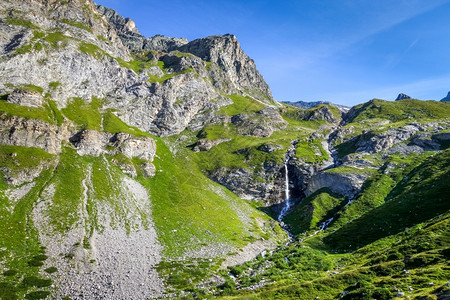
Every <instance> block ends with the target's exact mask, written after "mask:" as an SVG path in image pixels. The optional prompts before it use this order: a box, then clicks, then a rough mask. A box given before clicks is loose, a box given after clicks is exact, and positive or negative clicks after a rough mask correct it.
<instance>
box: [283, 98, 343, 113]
mask: <svg viewBox="0 0 450 300" xmlns="http://www.w3.org/2000/svg"><path fill="white" fill-rule="evenodd" d="M283 103H285V104H288V105H292V106H296V107H300V108H305V109H308V108H313V107H315V106H318V105H321V104H326V105H332V106H335V107H337V108H339V109H340V110H341V111H343V112H347V111H348V110H349V109H350V107H348V106H345V105H340V104H335V103H331V102H329V101H311V102H308V101H296V102H289V101H283Z"/></svg>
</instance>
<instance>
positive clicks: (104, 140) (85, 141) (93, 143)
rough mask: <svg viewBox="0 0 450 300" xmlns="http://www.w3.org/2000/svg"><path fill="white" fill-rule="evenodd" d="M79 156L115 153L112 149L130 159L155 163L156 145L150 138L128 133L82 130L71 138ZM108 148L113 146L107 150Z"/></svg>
mask: <svg viewBox="0 0 450 300" xmlns="http://www.w3.org/2000/svg"><path fill="white" fill-rule="evenodd" d="M70 142H71V143H72V144H73V145H74V146H75V148H76V149H77V152H78V154H79V155H92V156H96V157H98V156H100V155H101V154H104V153H108V152H114V151H115V150H111V147H114V148H115V149H116V150H118V151H119V152H121V153H122V154H123V155H125V156H126V157H128V158H133V157H137V158H140V159H145V160H148V161H150V162H151V161H153V157H154V156H155V153H156V143H155V141H154V140H153V139H152V138H149V137H136V136H133V135H131V134H128V133H117V134H112V133H105V132H99V131H96V130H82V131H80V132H78V133H77V134H75V135H74V136H72V137H71V138H70ZM106 146H111V147H110V149H107V147H106Z"/></svg>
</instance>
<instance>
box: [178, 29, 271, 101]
mask: <svg viewBox="0 0 450 300" xmlns="http://www.w3.org/2000/svg"><path fill="white" fill-rule="evenodd" d="M179 51H181V52H188V53H192V54H194V55H195V56H198V57H200V58H201V59H203V60H205V61H208V62H213V63H216V64H217V65H218V66H219V67H220V68H221V69H222V70H223V71H224V72H225V73H226V74H227V77H229V78H230V80H231V82H232V84H233V85H234V87H235V88H236V89H238V90H244V91H246V92H247V93H248V94H250V95H251V96H253V97H255V98H258V99H260V100H261V99H264V100H266V101H268V102H271V101H273V97H272V93H271V91H270V88H269V86H268V85H267V83H266V82H265V81H264V78H263V77H262V76H261V74H260V73H259V72H258V70H257V69H256V65H255V62H254V61H253V60H252V59H251V58H250V57H248V55H247V54H245V52H244V51H243V50H242V48H241V45H240V44H239V42H238V40H237V38H236V36H235V35H232V34H225V35H214V36H209V37H206V38H200V39H196V40H194V41H191V42H189V43H188V44H186V45H184V46H182V47H180V48H179Z"/></svg>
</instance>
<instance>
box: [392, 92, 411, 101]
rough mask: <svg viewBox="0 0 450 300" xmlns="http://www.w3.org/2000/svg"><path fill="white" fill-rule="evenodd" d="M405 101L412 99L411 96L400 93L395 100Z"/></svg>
mask: <svg viewBox="0 0 450 300" xmlns="http://www.w3.org/2000/svg"><path fill="white" fill-rule="evenodd" d="M405 99H412V98H411V97H410V96H408V95H406V94H403V93H400V94H398V96H397V98H395V101H400V100H405Z"/></svg>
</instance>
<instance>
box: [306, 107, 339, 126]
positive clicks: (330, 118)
mask: <svg viewBox="0 0 450 300" xmlns="http://www.w3.org/2000/svg"><path fill="white" fill-rule="evenodd" d="M304 120H306V121H327V122H329V123H338V122H339V121H340V120H341V118H340V117H336V116H334V114H333V112H332V111H331V110H330V108H329V107H328V106H321V107H319V108H318V109H316V110H311V112H310V113H308V114H307V115H306V116H305V118H304Z"/></svg>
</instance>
